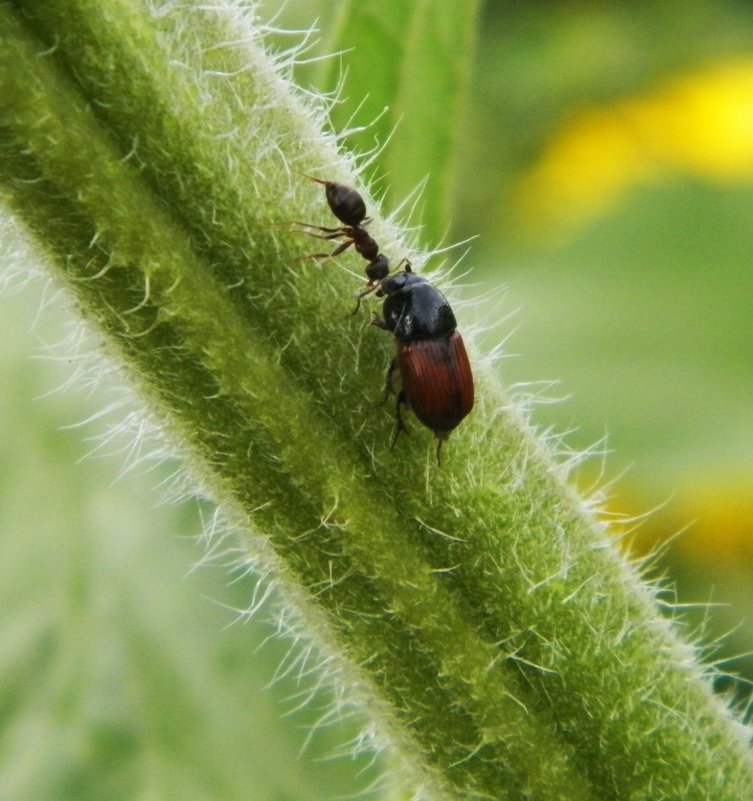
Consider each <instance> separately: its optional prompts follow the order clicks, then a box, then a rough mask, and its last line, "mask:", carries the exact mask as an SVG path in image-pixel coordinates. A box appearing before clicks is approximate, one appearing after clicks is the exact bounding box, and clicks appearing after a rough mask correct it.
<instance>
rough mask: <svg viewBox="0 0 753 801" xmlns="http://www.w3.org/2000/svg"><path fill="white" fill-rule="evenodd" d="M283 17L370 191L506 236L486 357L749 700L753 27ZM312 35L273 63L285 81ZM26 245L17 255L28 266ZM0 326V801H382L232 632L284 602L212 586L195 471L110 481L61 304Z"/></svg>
mask: <svg viewBox="0 0 753 801" xmlns="http://www.w3.org/2000/svg"><path fill="white" fill-rule="evenodd" d="M276 12H277V9H276V8H273V7H271V6H269V7H266V8H264V9H263V10H262V12H261V13H262V17H263V18H264V19H267V20H269V22H270V27H271V28H274V29H277V28H285V27H287V28H292V29H307V28H309V27H310V26H311V25H312V24H313V23H314V22H315V21H317V27H318V30H319V33H318V34H314V35H313V36H311V37H310V38H309V40H308V46H307V47H308V49H307V50H306V51H305V52H303V53H301V54H299V57H298V60H299V62H301V63H299V64H298V65H297V66H295V67H294V68H293V72H294V75H295V77H296V78H297V80H299V81H300V83H301V84H302V85H303V86H304V87H307V88H315V89H319V90H326V91H330V90H332V89H333V87H335V86H336V85H337V84H338V82H339V81H340V79H341V77H342V76H343V74H344V75H345V77H344V82H343V83H344V89H343V91H342V99H341V102H340V103H338V104H336V105H335V106H334V107H333V109H332V119H333V124H334V125H335V127H337V128H338V129H340V130H342V129H344V128H352V129H354V131H353V133H352V135H351V136H349V137H348V138H347V139H346V145H347V146H348V147H350V148H351V149H353V150H354V151H356V152H361V153H366V152H369V151H371V150H372V149H373V147H374V145H375V142H377V141H379V142H381V143H386V144H384V147H383V149H382V150H381V151H380V153H379V154H378V156H376V157H375V158H374V159H373V161H372V162H371V163H370V165H369V167H368V174H369V175H370V176H371V177H372V179H374V180H375V184H374V185H375V188H376V190H377V192H378V193H381V194H383V195H384V201H385V207H386V209H387V210H390V209H394V208H396V207H397V206H398V205H399V204H400V203H401V201H402V200H404V199H405V198H406V197H407V196H408V195H409V194H410V193H411V191H412V190H414V189H415V188H416V187H417V186H418V185H420V184H421V182H422V181H424V180H426V188H425V190H424V193H423V195H422V197H421V200H420V202H419V208H418V210H417V211H416V213H415V215H414V216H413V218H412V220H411V222H412V223H414V224H419V223H420V224H421V225H422V231H421V240H422V243H423V244H424V245H425V246H429V247H432V246H436V245H437V244H438V243H444V244H447V243H452V242H456V241H462V240H464V239H466V238H468V237H474V236H477V239H476V240H475V241H474V242H473V243H472V244H471V251H470V253H469V254H468V255H467V256H466V257H465V259H464V260H463V261H462V263H461V265H460V266H459V267H458V271H457V272H458V275H460V274H462V278H461V279H460V282H461V287H460V289H459V292H460V294H462V295H464V296H465V297H466V298H468V299H469V300H470V301H473V302H472V303H469V304H468V305H467V306H465V307H462V308H461V311H460V314H459V316H460V318H461V321H462V325H463V328H464V329H466V330H470V329H474V328H475V329H478V330H479V331H480V333H479V335H478V341H479V344H480V346H481V347H482V348H484V349H485V350H491V349H492V348H495V347H497V346H498V345H500V343H503V344H502V346H501V351H500V352H501V354H502V356H503V357H504V358H501V359H500V360H499V362H498V363H497V369H498V370H499V374H500V376H501V378H502V380H503V381H504V383H505V384H506V385H507V386H510V387H512V388H513V391H515V392H518V391H521V392H522V391H523V390H524V389H525V391H528V392H530V393H533V394H534V395H536V396H537V397H538V400H539V401H540V403H538V404H537V405H536V407H535V408H534V411H533V420H534V422H535V423H537V424H538V425H539V426H541V427H542V428H544V429H549V428H551V429H552V430H553V431H555V432H567V433H566V436H565V438H564V442H563V447H565V448H571V449H572V450H573V451H574V452H578V451H579V450H582V449H586V448H590V447H591V446H593V445H594V444H595V447H594V451H595V455H594V456H593V457H592V458H591V460H590V461H589V462H587V463H586V464H585V465H584V466H583V467H582V468H581V469H580V471H579V473H578V476H579V479H578V480H579V481H580V482H582V484H583V486H584V487H590V486H591V485H593V484H594V483H597V484H600V485H606V486H607V489H606V494H607V498H606V506H607V509H608V511H609V514H610V515H611V516H613V517H614V519H615V520H616V522H617V528H616V530H617V531H618V532H625V531H632V534H631V535H630V537H629V538H628V539H630V540H631V547H632V548H633V549H634V550H635V551H636V552H637V553H639V554H642V553H646V552H647V551H648V550H650V549H651V548H656V547H657V545H658V544H661V543H665V542H670V541H671V543H670V544H669V545H668V547H667V548H666V549H664V550H663V551H662V553H661V556H660V558H659V559H658V561H657V564H656V568H655V571H654V573H653V575H654V576H658V575H664V576H665V582H666V585H667V587H668V590H667V593H666V595H665V596H664V597H665V598H666V599H667V600H670V601H675V600H676V601H679V602H680V603H681V604H687V605H688V608H687V609H686V610H684V611H683V623H682V625H683V626H684V627H685V628H686V629H687V631H688V634H689V635H691V636H696V635H697V634H698V633H700V632H703V640H704V642H706V643H709V644H710V645H712V646H713V648H712V649H710V650H711V654H712V655H711V658H713V659H718V660H723V661H722V663H721V667H722V668H723V669H725V670H727V669H728V670H731V671H733V672H736V673H739V674H740V675H741V677H742V679H743V680H741V681H738V682H732V681H731V680H725V679H719V680H718V684H719V685H720V687H723V688H724V689H726V690H729V691H731V692H733V693H734V694H735V696H736V697H737V698H738V699H739V700H740V702H741V703H743V702H745V701H746V699H747V697H748V690H747V683H746V681H748V682H749V681H753V659H751V658H750V657H747V656H744V655H745V654H746V653H749V652H751V651H753V614H751V601H752V600H753V524H752V523H751V520H752V519H753V514H752V513H753V415H752V414H751V410H752V409H753V377H752V376H753V371H752V370H751V364H753V314H752V313H751V312H752V311H753V270H752V269H751V260H752V259H753V6H751V5H750V4H749V3H745V2H720V1H718V0H716V1H709V2H701V1H700V0H689V2H686V3H683V4H682V6H681V8H680V7H679V6H678V4H676V3H667V2H658V1H656V2H650V1H647V2H604V3H598V4H597V3H591V2H545V1H542V2H537V3H520V2H494V3H487V4H483V5H482V4H477V3H473V2H470V3H468V2H444V3H439V2H434V3H424V4H414V3H408V2H405V0H402V1H401V2H397V0H394V1H392V2H391V1H390V0H382V2H379V3H377V2H372V1H371V0H361V2H359V3H357V4H355V3H337V4H333V3H327V2H324V1H323V0H321V1H320V2H314V1H313V0H311V1H310V2H304V1H303V0H289V2H288V3H287V5H286V6H285V8H284V9H283V11H282V12H280V14H279V15H278V14H277V13H276ZM298 38H299V37H296V36H290V35H284V34H282V33H272V34H271V42H272V44H273V46H274V48H275V49H276V50H277V52H278V53H279V54H280V57H281V58H284V56H283V55H282V54H283V53H284V52H285V50H286V49H287V48H289V47H290V46H291V45H292V44H294V43H295V42H296V41H298ZM333 52H334V53H339V55H337V56H335V57H334V58H331V59H329V60H325V61H322V60H320V59H319V57H320V56H321V55H323V54H326V53H333ZM385 107H388V110H387V111H386V112H385V111H384V109H385ZM372 120H376V121H375V122H374V123H373V124H372V125H368V124H369V123H370V122H371V121H372ZM363 126H368V127H366V128H365V130H362V131H360V132H359V131H357V130H355V129H358V128H361V127H363ZM2 230H4V229H1V228H0V232H1V231H2ZM12 246H13V243H12V237H11V236H6V237H5V239H4V241H3V242H0V258H1V259H2V261H3V262H5V261H8V260H9V259H10V256H9V255H8V254H9V251H10V249H12ZM466 247H467V246H465V245H464V246H461V247H459V248H458V249H457V251H455V252H451V253H450V254H448V255H447V256H446V257H445V258H446V259H447V262H448V263H452V261H454V259H455V258H456V257H457V256H459V255H460V254H461V253H462V252H463V251H464V250H465V249H466ZM4 249H5V250H4ZM354 258H355V257H354ZM14 261H16V260H15V259H14ZM440 262H441V259H440V258H438V259H437V263H440ZM430 266H431V265H430ZM355 289H357V288H354V291H355ZM0 303H1V304H2V312H1V313H2V320H3V333H4V336H3V339H2V341H0V351H1V352H2V359H0V371H2V372H1V373H0V403H2V415H1V416H0V424H2V427H3V430H2V435H1V436H0V452H1V453H2V461H1V462H0V464H2V471H0V492H1V493H2V495H1V500H2V504H1V505H0V514H2V515H3V525H2V529H1V530H2V555H1V556H0V575H2V581H0V598H1V599H2V603H0V626H1V627H2V641H3V648H2V649H1V650H0V799H5V798H8V799H14V801H15V800H16V799H18V800H22V799H23V800H25V799H29V801H31V799H33V800H34V801H44V800H45V799H101V798H107V799H120V798H122V799H130V798H144V799H147V798H148V799H168V798H169V799H172V798H176V797H180V798H183V799H191V798H196V799H200V798H201V799H218V801H219V799H228V800H230V799H255V800H256V799H259V800H260V801H265V800H266V799H280V800H282V799H290V800H291V801H292V799H304V798H305V799H307V800H310V799H317V798H321V799H326V798H333V797H335V796H339V795H342V794H348V793H351V792H355V791H357V790H365V789H366V788H368V787H370V786H371V784H372V783H373V781H374V779H375V778H376V776H377V775H378V771H379V766H378V765H377V766H372V765H370V763H369V760H368V759H367V758H366V757H360V758H356V759H354V758H351V757H348V756H346V757H342V758H337V756H336V754H337V753H338V751H339V750H340V748H341V746H343V744H345V743H347V742H348V741H349V740H351V739H352V738H353V737H356V736H357V734H358V732H359V731H360V727H359V720H358V718H357V716H356V717H355V718H352V717H351V718H349V719H348V720H346V721H344V722H334V723H332V722H331V721H329V719H328V720H327V722H328V723H331V725H328V726H325V727H318V728H316V729H315V731H314V733H313V734H312V733H311V726H312V724H314V723H315V722H316V721H317V720H319V719H321V718H322V716H327V717H329V716H328V715H327V713H328V711H329V710H330V709H331V706H332V703H331V702H332V691H331V689H327V688H324V689H321V690H320V691H319V693H318V694H317V695H316V697H315V698H314V700H313V702H312V703H311V704H309V705H308V706H306V707H305V708H303V709H297V711H295V712H292V711H291V710H294V709H296V708H297V707H298V706H299V704H300V702H301V700H302V698H303V697H304V695H302V693H303V694H305V693H307V692H308V690H309V689H310V688H311V686H313V684H315V683H316V677H310V676H309V677H308V678H307V679H305V681H304V684H303V686H299V684H298V682H297V680H296V675H297V674H298V672H299V670H298V668H297V667H294V669H293V670H291V671H290V673H289V674H288V675H286V676H285V677H283V678H282V679H280V680H278V681H273V678H274V677H275V675H276V673H278V672H280V671H279V670H278V668H279V666H280V664H281V662H282V660H283V659H284V658H285V655H286V654H287V653H288V649H289V647H290V645H291V643H290V641H289V640H288V641H279V640H272V641H268V640H267V638H268V636H269V635H270V633H271V631H272V627H271V625H269V624H267V623H265V622H264V619H263V618H264V616H263V615H260V616H258V617H257V618H254V619H253V620H251V621H249V622H247V623H245V625H241V624H240V623H238V622H236V623H235V625H231V624H233V622H234V621H237V617H238V616H237V613H236V612H234V611H233V610H235V609H242V608H245V607H247V606H248V605H249V604H250V603H251V599H252V597H253V594H254V587H255V583H256V581H255V579H254V578H253V576H248V575H241V574H240V573H239V574H238V575H231V576H228V574H227V572H226V571H224V570H223V569H222V568H221V567H220V566H219V562H221V561H222V560H221V559H217V560H215V561H214V562H213V563H212V562H210V564H209V565H207V566H202V567H201V568H199V569H197V570H192V569H191V568H192V566H193V565H194V564H195V563H196V562H197V561H199V560H200V559H201V557H202V554H203V552H204V551H203V546H202V545H201V544H199V543H198V542H197V538H198V537H199V535H200V532H201V528H202V523H201V521H202V519H209V518H211V514H212V512H211V509H209V508H208V507H206V506H204V505H201V504H199V503H198V502H195V501H189V502H185V503H183V504H177V505H170V506H165V505H159V498H160V492H161V491H160V490H159V489H156V490H155V488H156V487H158V486H159V485H160V483H161V482H162V481H164V480H167V479H168V477H169V474H170V471H171V468H170V467H169V466H161V467H159V468H155V469H153V470H151V471H147V470H146V469H145V468H144V469H142V470H135V471H132V472H128V473H127V474H125V475H120V473H121V467H122V465H123V462H124V459H125V454H124V453H120V454H116V455H114V456H113V455H109V456H107V455H106V454H107V452H108V451H109V452H112V451H117V449H118V447H117V446H116V445H110V446H108V447H105V448H103V449H102V452H101V453H100V452H99V451H97V452H95V453H94V455H93V456H90V457H89V458H84V457H85V455H86V454H87V453H89V452H90V451H92V449H93V448H95V447H96V446H97V441H96V440H94V441H92V438H93V437H96V436H98V434H101V432H102V431H103V429H104V425H105V424H104V423H103V422H101V421H100V422H92V423H88V424H86V425H83V426H81V427H77V428H66V426H71V425H72V424H75V423H78V422H79V421H81V420H84V419H86V418H87V417H89V416H90V415H92V414H95V413H96V412H97V411H99V410H101V409H102V408H103V407H106V406H107V405H108V403H110V402H111V400H112V399H113V397H117V392H114V391H113V390H111V389H108V387H109V385H108V383H107V382H106V381H105V382H103V383H102V385H101V386H100V387H99V388H97V389H96V390H94V391H92V392H91V393H90V394H86V395H82V392H81V389H80V388H79V389H74V390H72V391H62V392H57V393H54V394H51V395H49V394H47V393H49V391H50V390H51V389H53V388H54V387H55V386H57V385H59V384H61V383H63V382H64V381H65V380H66V379H67V378H68V377H69V376H70V375H71V372H72V371H73V370H74V369H75V367H76V365H75V363H73V362H72V361H71V360H70V359H65V358H62V359H57V360H50V359H34V358H32V356H33V354H37V353H39V345H40V343H42V344H43V345H45V344H48V343H55V342H58V341H60V340H61V339H62V338H63V337H64V335H65V329H66V326H68V325H69V323H68V322H67V321H68V317H67V313H66V311H65V309H61V308H60V307H61V305H64V303H63V302H62V301H61V299H60V298H59V297H57V296H55V295H54V291H53V290H51V289H50V288H49V287H48V288H46V289H45V287H44V285H43V284H39V283H38V284H32V285H30V286H29V287H27V288H26V289H25V290H23V291H22V292H19V293H15V294H12V295H11V294H6V296H5V297H3V298H2V299H0ZM43 304H44V305H45V309H44V311H43V312H42V313H39V310H40V307H42V305H43ZM62 352H65V351H64V350H63V351H62ZM516 387H518V388H519V389H516ZM39 396H42V397H39ZM556 398H566V399H565V400H562V401H561V402H559V403H553V402H550V401H551V400H553V399H556ZM121 445H123V443H121ZM123 446H124V445H123ZM606 452H608V455H607V456H602V455H601V454H604V453H606ZM651 510H654V511H653V512H652V513H651V514H650V515H646V513H647V512H649V511H651ZM644 515H645V519H644ZM634 518H639V520H638V521H637V522H638V523H639V524H640V525H638V526H637V528H636V529H635V531H633V521H634ZM678 532H681V534H680V535H679V536H677V537H674V535H675V534H677V533H678ZM696 602H698V603H701V604H703V603H705V602H712V604H711V605H709V606H699V607H697V608H696V607H694V604H695V603H696ZM728 632H729V634H728V636H726V637H725V638H724V639H723V640H721V641H720V638H721V637H722V635H724V634H727V633H728ZM263 642H264V643H265V644H264V645H263V646H262V647H260V644H261V643H263ZM738 655H743V656H738ZM311 658H313V657H311ZM288 659H292V660H293V663H295V659H296V655H295V653H294V655H293V656H289V657H288ZM285 664H288V663H285ZM306 666H308V663H306ZM304 672H305V667H304ZM270 683H271V685H270ZM268 685H269V686H268ZM286 712H289V713H290V714H288V715H285V713H286ZM333 755H334V756H333ZM390 793H393V796H391V797H397V791H396V790H395V789H394V788H386V789H383V790H379V789H374V790H373V791H371V797H383V796H385V795H390ZM367 796H368V793H367Z"/></svg>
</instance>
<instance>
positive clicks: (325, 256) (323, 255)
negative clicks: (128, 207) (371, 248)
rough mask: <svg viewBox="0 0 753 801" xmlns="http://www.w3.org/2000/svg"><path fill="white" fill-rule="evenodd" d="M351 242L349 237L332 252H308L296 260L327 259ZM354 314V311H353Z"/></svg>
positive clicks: (342, 250) (328, 237)
mask: <svg viewBox="0 0 753 801" xmlns="http://www.w3.org/2000/svg"><path fill="white" fill-rule="evenodd" d="M332 238H333V237H330V236H320V237H317V239H332ZM352 244H353V240H352V239H349V240H348V241H347V242H343V243H342V245H339V246H338V247H336V248H335V249H334V250H333V251H332V253H308V254H307V255H305V256H299V257H298V258H297V259H296V261H309V260H310V261H322V260H323V259H329V258H331V257H332V256H339V255H340V254H341V253H343V252H344V251H346V250H347V249H348V248H349V247H350V246H351V245H352ZM354 314H355V312H354Z"/></svg>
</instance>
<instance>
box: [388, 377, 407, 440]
mask: <svg viewBox="0 0 753 801" xmlns="http://www.w3.org/2000/svg"><path fill="white" fill-rule="evenodd" d="M407 405H408V400H407V398H406V397H405V393H404V392H402V391H401V392H399V393H398V396H397V402H396V403H395V418H396V425H395V433H394V434H393V435H392V442H391V443H390V450H392V449H393V448H394V447H395V443H396V442H397V440H398V437H399V436H400V435H401V434H405V435H406V436H407V435H408V434H409V433H410V432H409V431H408V427H407V426H406V425H405V422H404V421H403V414H402V409H401V407H402V406H407Z"/></svg>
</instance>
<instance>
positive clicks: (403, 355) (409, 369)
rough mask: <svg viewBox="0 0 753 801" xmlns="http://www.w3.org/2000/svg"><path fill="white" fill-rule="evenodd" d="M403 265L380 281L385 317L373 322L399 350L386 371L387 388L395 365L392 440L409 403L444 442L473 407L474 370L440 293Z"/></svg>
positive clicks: (439, 444) (451, 314) (398, 430)
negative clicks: (397, 385) (390, 336)
mask: <svg viewBox="0 0 753 801" xmlns="http://www.w3.org/2000/svg"><path fill="white" fill-rule="evenodd" d="M405 264H406V267H405V270H403V271H401V272H398V273H395V274H393V275H390V276H387V277H386V278H384V279H382V280H381V281H380V282H379V288H378V289H377V290H376V295H377V297H383V298H384V305H383V314H384V318H383V319H382V318H378V317H377V318H375V319H374V324H375V325H377V326H378V327H379V328H383V329H385V330H387V331H391V332H392V333H393V334H394V335H395V341H396V342H397V356H396V357H395V358H394V359H393V360H392V363H391V364H390V369H389V371H388V373H387V391H388V392H390V391H393V390H392V377H393V374H394V372H395V370H397V371H398V372H399V374H400V383H401V387H400V390H399V391H398V393H397V404H396V413H397V429H396V431H395V437H394V439H393V444H394V441H396V440H397V437H398V436H399V435H400V433H401V432H403V431H405V430H406V428H405V423H404V422H403V418H402V414H401V408H402V406H404V405H405V406H407V407H408V408H409V409H411V410H412V411H413V413H414V414H415V415H416V417H418V419H419V420H420V421H421V422H422V423H423V424H424V425H425V426H426V427H427V428H429V429H431V430H432V431H433V432H434V434H435V435H436V437H437V439H438V443H437V458H439V453H440V450H441V447H442V443H443V442H444V441H445V440H446V439H447V438H448V437H449V435H450V432H451V431H452V430H453V429H454V428H456V427H457V426H458V425H459V424H460V422H461V421H462V420H463V418H464V417H466V415H468V414H469V413H470V411H471V409H473V373H472V372H471V365H470V362H469V361H468V354H467V353H466V350H465V345H464V344H463V338H462V337H461V336H460V334H459V333H458V332H457V330H456V329H457V322H456V320H455V315H454V314H453V311H452V309H451V308H450V304H449V303H448V302H447V299H446V298H445V297H444V295H443V294H442V293H441V292H440V291H439V290H438V289H436V287H433V286H432V285H431V284H430V283H429V282H428V281H427V280H426V279H425V278H422V277H421V276H420V275H416V274H415V273H414V272H413V271H412V270H411V266H410V262H405Z"/></svg>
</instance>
